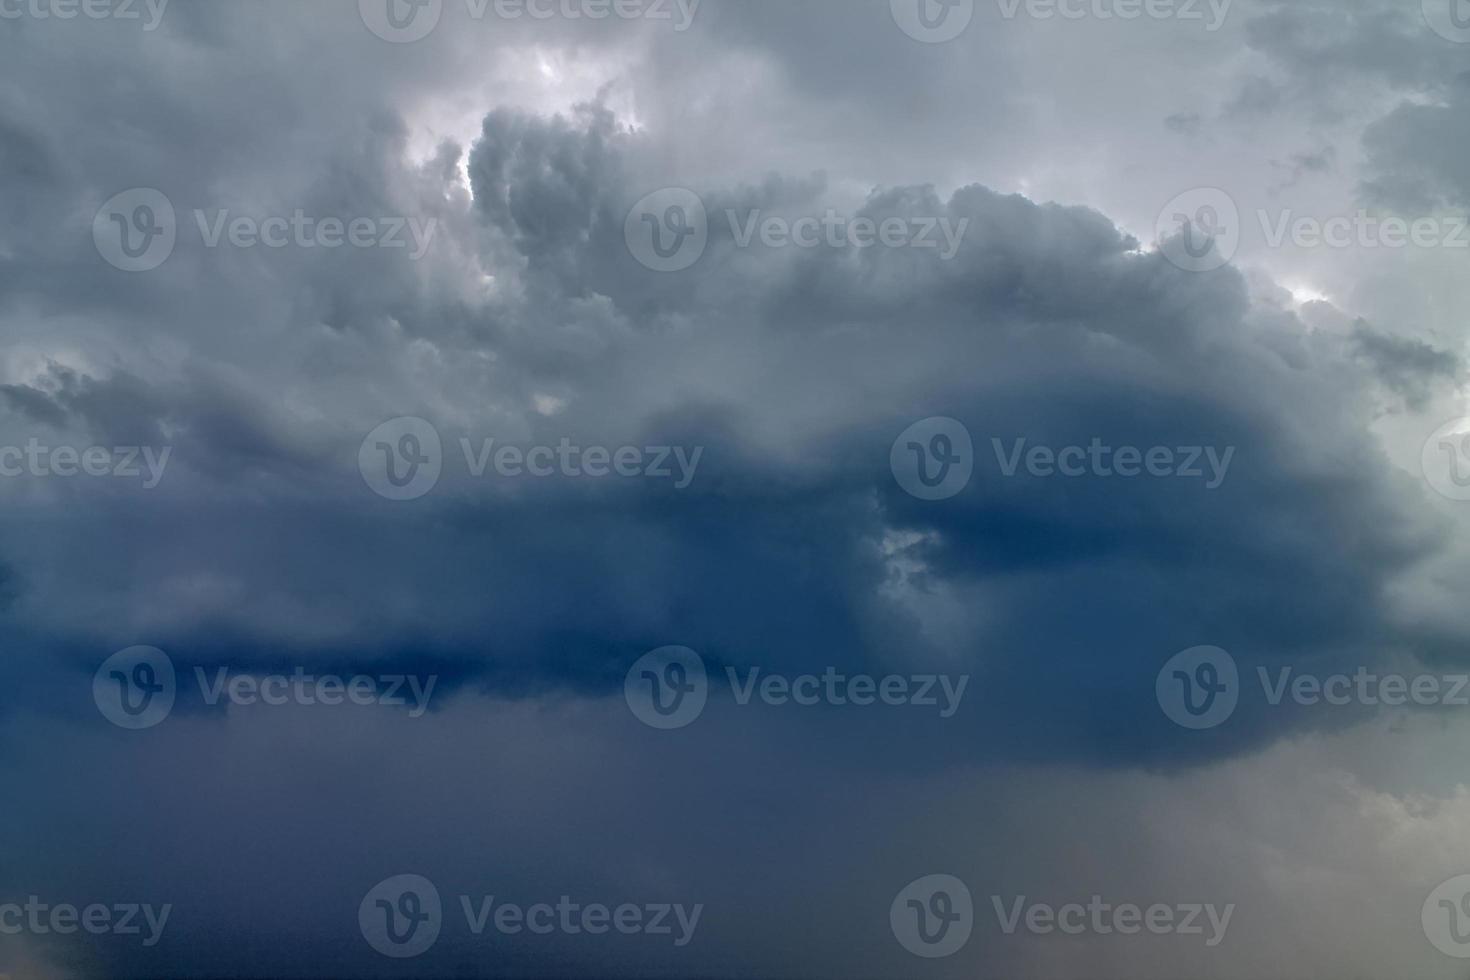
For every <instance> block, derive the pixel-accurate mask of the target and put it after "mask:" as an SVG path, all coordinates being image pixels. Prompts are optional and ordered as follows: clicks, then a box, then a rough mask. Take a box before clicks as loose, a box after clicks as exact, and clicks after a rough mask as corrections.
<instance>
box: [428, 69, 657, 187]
mask: <svg viewBox="0 0 1470 980" xmlns="http://www.w3.org/2000/svg"><path fill="white" fill-rule="evenodd" d="M601 54H602V55H603V56H601V57H594V56H591V55H589V54H588V52H586V51H585V50H582V49H577V50H575V51H573V50H572V49H570V48H565V47H552V46H544V45H533V46H528V47H523V48H501V49H498V50H497V51H496V52H495V58H494V60H493V62H492V61H487V62H485V64H486V65H487V68H488V72H487V74H486V75H484V76H483V77H480V78H477V79H475V80H473V81H472V82H470V83H468V84H466V85H465V86H463V87H461V88H459V89H458V90H455V91H449V92H441V93H438V94H437V96H436V97H435V98H433V99H432V101H427V102H425V103H423V104H420V105H418V106H415V107H414V108H413V109H412V111H411V112H410V113H409V114H408V118H409V122H410V126H411V133H410V136H409V159H410V160H411V161H412V162H413V163H414V164H416V165H422V164H424V163H426V162H428V161H430V160H432V159H433V158H434V155H435V154H436V153H437V152H438V149H439V147H440V146H441V145H442V144H443V143H444V142H445V141H446V140H450V141H453V142H455V143H457V144H459V146H460V147H461V148H462V149H463V151H464V153H463V154H462V155H461V157H460V162H459V171H460V179H461V180H462V181H463V182H464V185H465V186H466V187H469V186H470V180H469V151H470V149H471V148H472V147H473V146H474V144H475V142H476V141H477V140H478V139H479V138H480V127H481V123H482V122H483V120H484V118H485V116H486V115H487V114H488V113H489V112H490V111H491V110H493V109H496V108H499V107H502V106H505V107H514V108H516V109H520V110H523V111H529V112H532V113H534V114H536V115H541V116H553V115H557V114H562V115H566V114H568V113H570V112H571V111H572V110H573V109H574V108H575V107H576V106H578V105H580V104H583V103H587V102H594V101H601V102H602V103H603V104H604V105H606V106H607V107H608V108H609V109H610V110H612V112H613V113H614V114H615V115H616V116H617V118H618V120H619V121H620V122H622V123H624V124H626V125H628V126H630V127H632V128H634V129H637V128H639V126H640V122H639V118H638V114H637V111H636V106H635V100H634V98H633V93H632V91H631V89H629V88H627V87H626V86H623V85H619V84H618V82H619V80H620V79H622V78H625V77H626V75H627V73H628V71H629V69H630V67H631V65H632V64H634V61H635V59H634V58H633V57H632V54H631V53H620V52H602V53H601Z"/></svg>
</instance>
